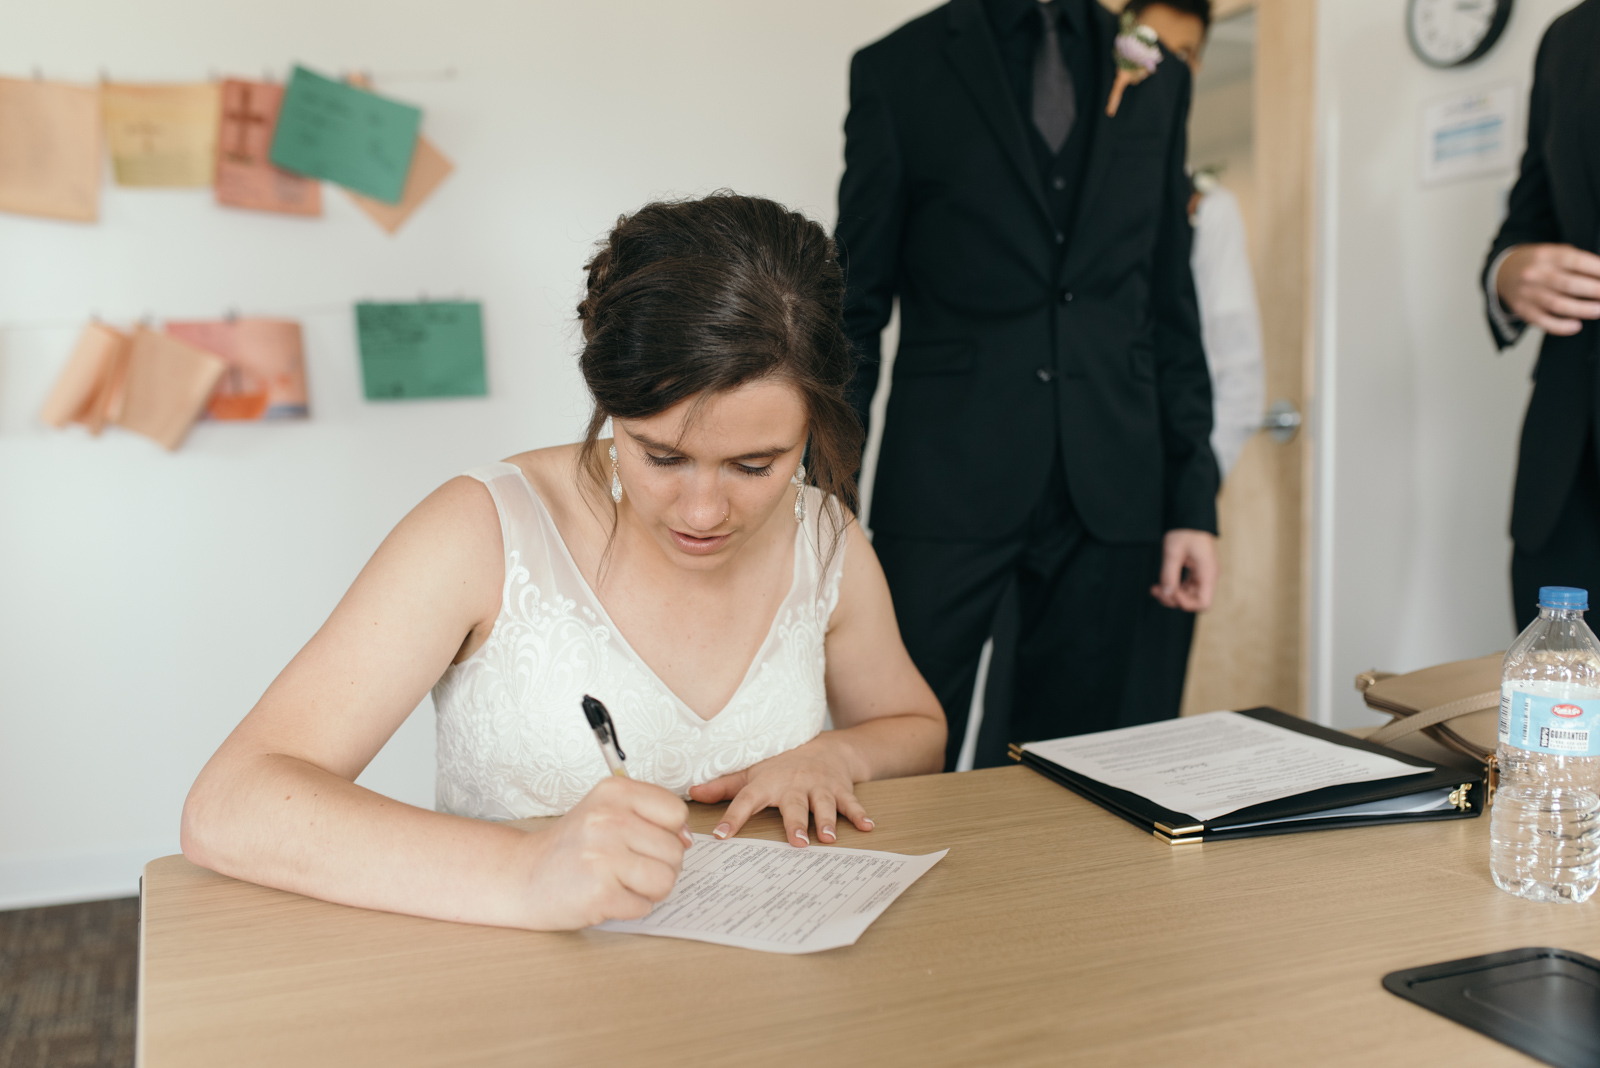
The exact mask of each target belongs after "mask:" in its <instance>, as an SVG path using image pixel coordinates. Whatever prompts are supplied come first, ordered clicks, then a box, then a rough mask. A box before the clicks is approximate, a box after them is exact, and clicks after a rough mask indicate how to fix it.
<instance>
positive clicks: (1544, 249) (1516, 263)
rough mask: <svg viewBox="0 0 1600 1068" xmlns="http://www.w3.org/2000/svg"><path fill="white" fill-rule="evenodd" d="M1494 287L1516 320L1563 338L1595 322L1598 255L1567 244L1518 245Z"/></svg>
mask: <svg viewBox="0 0 1600 1068" xmlns="http://www.w3.org/2000/svg"><path fill="white" fill-rule="evenodd" d="M1494 288H1495V292H1496V293H1498V294H1499V295H1500V303H1501V304H1503V305H1505V307H1506V309H1507V310H1508V311H1510V312H1511V314H1513V315H1515V316H1516V317H1517V318H1518V319H1521V320H1522V321H1523V322H1525V323H1532V324H1533V325H1534V326H1537V327H1541V328H1542V329H1543V330H1544V332H1545V333H1547V334H1556V335H1559V336H1561V337H1567V336H1570V335H1572V334H1576V333H1577V332H1578V331H1579V330H1581V329H1583V320H1585V319H1600V256H1596V255H1595V254H1594V253H1592V252H1585V251H1583V250H1582V249H1579V248H1574V247H1573V246H1571V245H1518V246H1517V247H1516V249H1515V250H1514V251H1513V252H1512V253H1511V255H1509V256H1507V257H1506V258H1505V262H1503V263H1502V264H1500V273H1499V274H1497V275H1495V278H1494Z"/></svg>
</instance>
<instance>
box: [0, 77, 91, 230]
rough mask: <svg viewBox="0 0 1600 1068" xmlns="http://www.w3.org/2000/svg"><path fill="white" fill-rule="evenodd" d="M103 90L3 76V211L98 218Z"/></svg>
mask: <svg viewBox="0 0 1600 1068" xmlns="http://www.w3.org/2000/svg"><path fill="white" fill-rule="evenodd" d="M100 166H101V164H100V92H99V90H98V89H94V88H90V87H87V86H78V85H62V84H60V83H59V82H45V81H23V80H21V79H17V78H0V211H10V212H16V213H18V214H20V215H43V216H46V217H48V218H54V219H71V220H74V221H76V222H94V221H95V219H96V218H97V217H98V216H99V214H100Z"/></svg>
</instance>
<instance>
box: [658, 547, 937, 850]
mask: <svg viewBox="0 0 1600 1068" xmlns="http://www.w3.org/2000/svg"><path fill="white" fill-rule="evenodd" d="M845 539H846V540H845V544H844V545H843V546H842V547H841V548H842V551H843V552H844V554H845V556H844V574H843V576H842V577H841V579H840V582H839V603H838V605H837V606H836V607H835V608H834V610H833V617H832V620H831V623H830V626H829V628H828V637H827V657H828V664H827V675H826V679H827V689H828V710H829V711H830V712H831V713H832V716H833V725H834V729H833V730H831V731H823V732H822V733H821V734H819V735H817V737H816V738H814V739H812V740H811V741H809V742H807V743H806V744H805V745H802V746H800V747H798V748H796V749H791V750H789V751H788V752H787V753H779V754H778V755H777V756H775V757H771V758H770V759H767V760H763V761H762V762H761V763H759V764H756V765H754V766H753V767H751V768H749V769H747V770H746V771H742V772H738V773H736V774H733V775H725V776H723V777H722V778H720V779H716V780H713V781H712V782H709V783H706V784H705V785H703V786H696V787H694V788H693V789H692V790H691V791H690V796H691V797H693V798H694V799H695V800H696V801H706V802H714V801H723V800H726V799H728V798H730V797H731V798H733V803H732V804H730V805H729V806H728V812H727V816H726V818H725V820H724V822H723V823H722V824H721V825H720V826H719V827H718V828H717V832H716V833H718V834H719V835H721V836H723V837H726V836H727V835H731V834H737V833H738V831H739V828H740V827H742V826H743V825H744V823H745V821H746V820H748V819H749V818H750V817H751V816H752V815H754V814H755V813H757V812H760V811H761V810H762V809H764V808H768V807H776V808H777V809H778V811H779V812H780V813H781V814H782V815H783V822H784V827H785V829H786V831H787V833H788V837H789V841H790V842H791V843H793V844H795V845H806V844H808V843H809V840H810V839H809V836H808V835H807V833H806V827H807V824H808V823H809V822H810V820H809V817H811V816H812V815H815V818H816V825H817V838H818V840H819V841H820V842H822V843H831V842H832V841H834V839H835V838H836V835H835V834H834V823H835V819H836V817H837V815H838V814H842V815H844V816H845V817H846V818H847V819H849V820H850V821H851V822H852V823H854V824H855V825H856V827H857V828H859V829H860V830H863V831H870V830H871V829H872V821H871V820H870V819H868V818H867V813H866V810H865V809H863V808H862V807H861V803H860V802H859V801H857V800H856V796H855V792H854V790H853V787H854V785H855V784H856V783H858V782H866V781H867V780H869V779H891V778H896V777H899V776H902V775H926V774H931V773H933V772H937V771H939V770H940V769H942V768H943V766H944V746H945V732H946V727H945V719H944V711H943V710H942V709H941V708H940V707H939V700H938V698H937V697H935V696H934V694H933V690H931V689H930V688H929V687H928V684H927V683H926V682H924V681H923V678H922V675H921V673H920V672H918V671H917V669H916V666H915V665H914V664H912V663H911V656H910V654H909V653H907V652H906V647H905V643H904V642H903V641H901V639H900V627H899V625H898V624H897V623H896V622H895V617H894V603H893V601H891V600H890V597H889V584H888V583H887V582H886V581H885V580H884V577H883V568H882V567H881V566H880V565H879V563H878V557H877V554H876V553H874V552H873V551H872V543H871V542H869V541H867V538H866V535H865V534H863V533H862V531H861V527H860V525H859V524H857V523H851V524H850V526H849V527H848V528H847V530H846V532H845Z"/></svg>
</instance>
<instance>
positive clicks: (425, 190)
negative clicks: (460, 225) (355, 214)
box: [346, 136, 455, 234]
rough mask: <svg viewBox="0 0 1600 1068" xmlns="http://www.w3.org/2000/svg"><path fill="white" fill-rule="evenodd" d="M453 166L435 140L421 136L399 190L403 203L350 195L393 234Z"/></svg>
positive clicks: (431, 192)
mask: <svg viewBox="0 0 1600 1068" xmlns="http://www.w3.org/2000/svg"><path fill="white" fill-rule="evenodd" d="M453 170H455V167H454V166H452V165H451V163H450V161H449V160H448V159H446V158H445V155H444V153H443V152H440V151H439V150H438V149H437V148H435V147H434V145H433V142H432V141H429V140H428V139H427V138H426V137H420V136H419V137H418V138H417V150H416V151H415V152H414V153H412V155H411V169H410V170H409V171H407V172H406V188H405V192H403V193H401V194H400V203H398V204H385V203H384V202H383V201H381V200H373V199H372V198H371V197H364V196H362V195H361V194H360V193H350V199H351V200H353V201H355V202H356V207H358V208H360V209H361V210H362V211H364V212H366V213H367V215H368V216H369V217H370V218H371V219H372V221H373V222H375V223H377V224H378V225H379V226H381V227H383V228H384V230H386V231H387V232H389V233H391V234H392V233H394V232H395V231H396V230H399V229H400V227H401V226H403V225H405V221H406V220H407V219H409V218H411V214H412V212H414V211H416V210H417V208H419V207H421V206H422V202H423V201H424V200H427V199H428V197H430V196H432V195H433V191H434V190H435V189H437V188H439V184H440V183H441V182H443V181H444V180H445V179H446V178H448V177H449V176H450V172H451V171H453ZM346 192H348V190H346Z"/></svg>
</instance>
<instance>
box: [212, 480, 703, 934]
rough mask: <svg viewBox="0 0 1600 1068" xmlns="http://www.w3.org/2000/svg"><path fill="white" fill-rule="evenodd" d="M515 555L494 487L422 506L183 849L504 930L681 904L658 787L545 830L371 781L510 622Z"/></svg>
mask: <svg viewBox="0 0 1600 1068" xmlns="http://www.w3.org/2000/svg"><path fill="white" fill-rule="evenodd" d="M503 561H504V552H503V549H502V546H501V535H500V524H499V519H498V517H497V515H496V512H495V508H494V503H493V501H492V499H491V498H490V497H489V494H488V492H487V490H486V489H485V487H484V486H482V485H481V484H480V483H478V482H476V481H474V480H472V479H467V478H459V479H455V480H453V481H451V482H449V483H446V484H445V485H444V486H443V487H441V488H440V489H439V490H437V491H435V492H434V493H433V494H432V495H431V496H429V497H428V499H427V500H425V501H423V502H422V503H421V504H420V505H418V506H417V508H416V509H415V510H414V511H412V513H411V514H410V515H408V516H407V517H406V518H405V519H404V520H402V521H401V522H400V524H399V525H398V526H397V527H395V529H394V531H393V532H391V533H390V535H389V537H388V538H386V539H385V540H384V542H383V544H382V546H380V547H379V549H378V551H377V552H376V553H375V554H374V555H373V557H372V559H371V560H370V561H369V562H368V563H367V566H366V567H365V568H363V569H362V572H361V574H360V576H359V577H357V579H356V581H355V583H354V584H353V585H352V586H351V587H350V589H349V591H348V592H347V593H346V594H345V596H344V598H343V600H341V601H340V602H339V605H338V607H337V608H335V609H334V611H333V614H332V615H331V616H330V617H329V618H328V621H327V622H326V623H324V624H323V626H322V628H321V629H320V630H319V631H317V633H316V635H315V636H314V637H313V638H312V639H311V641H310V642H308V643H307V644H306V646H305V648H303V649H302V650H300V652H299V654H298V655H296V656H295V658H294V659H293V660H292V661H291V662H290V663H289V666H288V667H286V668H284V670H283V672H282V673H281V674H280V675H279V676H278V677H277V679H276V680H274V681H273V683H272V685H271V686H270V687H268V689H267V692H266V693H265V694H264V695H262V697H261V700H260V701H259V702H257V704H256V706H255V708H254V709H252V710H251V712H250V714H249V715H248V716H246V717H245V719H244V721H243V722H242V723H240V724H239V726H238V727H237V728H235V729H234V731H233V733H232V734H231V735H229V736H228V739H227V740H226V741H225V742H223V743H222V747H221V748H220V749H218V750H217V752H216V754H215V755H214V756H213V757H212V758H211V760H210V761H209V762H208V763H207V764H206V766H205V768H204V770H202V771H201V773H200V777H199V778H198V779H197V780H196V781H195V784H194V787H193V788H192V789H191V790H190V792H189V797H188V800H187V801H186V802H185V804H184V808H183V826H182V843H183V852H184V855H185V856H187V857H188V858H189V859H190V860H193V861H194V862H195V863H197V864H201V865H203V866H205V867H208V868H211V869H213V870H215V871H219V872H221V873H223V874H224V875H231V876H234V877H236V878H240V879H247V880H249V881H251V882H256V883H262V884H265V885H267V886H275V887H278V888H280V889H284V890H292V891H294V892H296V893H302V894H308V895H310V896H313V897H320V898H324V899H326V900H329V901H338V902H341V903H344V904H348V905H359V906H363V907H366V908H374V909H384V910H387V911H391V912H405V913H412V914H415V915H419V916H430V917H435V918H438V919H445V920H458V921H463V922H469V923H484V924H495V925H500V926H513V927H537V928H560V927H578V926H584V925H587V924H590V923H596V922H598V921H600V920H602V919H607V918H611V917H623V916H641V915H644V914H645V913H646V912H648V910H649V908H650V906H651V904H652V903H653V902H654V901H658V900H660V899H661V898H663V897H665V896H666V894H667V893H668V892H669V891H670V890H671V888H672V885H673V882H674V880H675V878H676V876H677V872H678V869H679V867H680V866H681V863H682V856H683V842H682V841H681V839H680V837H679V834H678V833H677V832H678V829H679V828H680V827H681V826H682V825H683V820H684V816H685V814H686V811H685V808H684V805H683V803H682V802H681V801H679V800H678V799H677V798H676V797H673V796H672V795H671V794H670V793H668V792H667V791H665V790H661V789H659V788H657V787H653V786H648V785H645V784H643V783H633V782H628V781H626V780H622V779H615V780H606V782H605V783H603V784H602V785H601V786H600V787H597V788H596V789H595V790H594V791H593V792H591V793H590V795H589V796H588V797H587V798H585V799H584V801H583V802H582V803H581V804H580V805H579V806H578V807H577V808H575V809H573V811H572V812H570V813H569V814H568V815H567V816H566V817H564V818H563V819H561V820H560V821H559V822H557V823H556V824H555V825H553V826H552V827H551V828H548V829H545V830H542V831H540V832H537V833H534V834H528V833H525V832H523V831H520V830H518V829H516V828H514V827H508V826H505V825H503V824H493V823H487V822H483V821H479V820H470V819H463V818H461V817H457V816H448V815H442V814H439V813H435V812H430V811H427V810H424V809H420V808H415V807H413V806H410V805H404V804H401V803H400V802H398V801H394V800H392V799H390V798H387V797H384V796H382V795H380V794H376V793H373V792H372V791H370V790H367V789H365V788H363V787H360V786H357V785H356V784H355V778H356V776H358V775H359V774H361V771H362V770H363V769H364V768H365V767H366V766H367V764H368V762H370V761H371V760H372V758H373V757H374V756H375V755H376V754H377V752H378V750H379V749H381V748H382V747H383V744H384V743H385V742H386V741H388V739H389V737H390V736H391V735H392V734H393V733H394V732H395V730H396V729H397V728H398V727H399V726H400V724H401V723H402V722H403V721H404V720H405V718H406V716H408V715H409V714H410V713H411V710H412V709H414V708H415V707H416V706H417V704H418V702H420V701H421V700H422V697H423V695H424V694H425V693H427V692H428V690H429V688H430V687H432V685H433V683H434V682H435V681H436V680H437V679H438V677H439V676H440V674H442V673H443V671H444V670H445V668H446V667H448V666H449V664H450V663H451V661H452V660H453V659H455V658H456V657H457V655H458V653H459V652H460V651H461V650H462V649H463V648H465V647H466V644H465V643H467V642H468V641H469V640H472V641H474V642H475V643H481V641H482V639H483V637H485V636H486V635H487V634H488V630H489V628H491V627H492V626H493V625H494V620H495V618H496V617H497V615H498V613H499V607H500V590H501V584H502V579H503V567H504V565H503ZM578 714H579V713H578V710H577V709H576V708H574V709H573V715H578Z"/></svg>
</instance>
